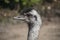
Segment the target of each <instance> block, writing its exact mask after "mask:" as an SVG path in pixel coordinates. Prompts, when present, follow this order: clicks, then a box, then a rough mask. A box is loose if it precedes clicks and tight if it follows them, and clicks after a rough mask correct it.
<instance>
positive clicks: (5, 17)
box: [0, 0, 60, 40]
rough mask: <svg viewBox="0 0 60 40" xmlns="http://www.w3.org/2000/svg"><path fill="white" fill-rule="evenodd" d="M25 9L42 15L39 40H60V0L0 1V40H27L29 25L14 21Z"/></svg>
mask: <svg viewBox="0 0 60 40" xmlns="http://www.w3.org/2000/svg"><path fill="white" fill-rule="evenodd" d="M25 7H34V8H35V9H36V10H37V11H38V13H39V14H40V15H41V18H42V22H43V24H42V27H41V29H40V32H39V40H60V0H0V40H27V34H28V33H27V32H28V27H27V24H26V23H25V22H24V23H22V22H21V21H20V20H14V19H13V17H14V16H17V15H19V14H20V11H21V10H22V9H23V8H25Z"/></svg>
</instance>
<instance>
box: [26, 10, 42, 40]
mask: <svg viewBox="0 0 60 40" xmlns="http://www.w3.org/2000/svg"><path fill="white" fill-rule="evenodd" d="M31 13H33V14H34V15H36V16H37V21H34V22H33V23H28V26H29V32H28V39H27V40H38V34H39V30H40V26H41V18H40V15H39V14H38V13H37V12H36V11H35V10H32V12H31Z"/></svg>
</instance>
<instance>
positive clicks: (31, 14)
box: [14, 8, 38, 23]
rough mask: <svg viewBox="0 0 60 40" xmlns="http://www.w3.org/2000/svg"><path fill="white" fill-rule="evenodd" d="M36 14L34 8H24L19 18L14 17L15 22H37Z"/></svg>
mask: <svg viewBox="0 0 60 40" xmlns="http://www.w3.org/2000/svg"><path fill="white" fill-rule="evenodd" d="M37 16H38V14H37V12H36V10H35V9H34V8H24V9H23V10H22V11H21V12H20V15H19V16H16V17H14V19H17V20H23V21H25V22H27V23H34V22H35V21H37Z"/></svg>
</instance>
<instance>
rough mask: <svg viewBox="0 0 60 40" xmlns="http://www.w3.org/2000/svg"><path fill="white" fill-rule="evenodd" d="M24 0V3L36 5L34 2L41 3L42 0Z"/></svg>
mask: <svg viewBox="0 0 60 40" xmlns="http://www.w3.org/2000/svg"><path fill="white" fill-rule="evenodd" d="M22 1H23V5H27V4H28V5H29V6H31V5H34V4H37V3H39V2H40V1H41V0H22Z"/></svg>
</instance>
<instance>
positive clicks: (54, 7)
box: [0, 0, 60, 22]
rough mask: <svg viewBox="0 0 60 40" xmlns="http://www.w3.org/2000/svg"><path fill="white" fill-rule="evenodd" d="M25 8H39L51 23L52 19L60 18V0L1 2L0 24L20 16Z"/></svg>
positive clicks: (2, 0) (7, 0) (6, 0)
mask: <svg viewBox="0 0 60 40" xmlns="http://www.w3.org/2000/svg"><path fill="white" fill-rule="evenodd" d="M25 7H34V8H37V10H39V12H40V14H41V16H42V17H45V18H47V20H49V21H50V20H51V18H52V17H60V0H0V22H2V21H4V20H9V18H12V17H13V16H16V15H19V14H18V13H19V11H20V10H22V9H23V8H25ZM7 22H8V21H7Z"/></svg>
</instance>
